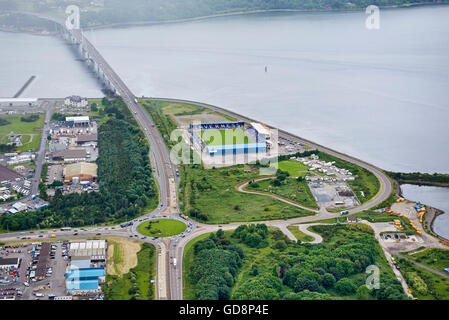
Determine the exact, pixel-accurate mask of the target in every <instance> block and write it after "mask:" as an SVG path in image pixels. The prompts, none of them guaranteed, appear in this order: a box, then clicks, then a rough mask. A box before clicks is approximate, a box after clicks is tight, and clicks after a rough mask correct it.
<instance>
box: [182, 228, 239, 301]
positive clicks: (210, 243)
mask: <svg viewBox="0 0 449 320" xmlns="http://www.w3.org/2000/svg"><path fill="white" fill-rule="evenodd" d="M193 250H194V263H193V265H192V267H191V272H190V279H189V281H190V282H191V283H192V284H195V298H196V299H198V300H226V299H229V298H230V297H231V288H232V286H233V285H234V283H235V279H236V276H237V273H238V270H239V269H240V267H241V265H242V258H243V250H242V249H241V248H240V247H239V246H236V245H231V244H230V241H229V240H228V239H226V237H225V234H224V232H223V231H222V230H219V231H217V232H216V233H213V234H211V235H210V236H209V237H208V238H207V239H205V240H202V241H198V242H197V243H196V244H195V245H194V248H193Z"/></svg>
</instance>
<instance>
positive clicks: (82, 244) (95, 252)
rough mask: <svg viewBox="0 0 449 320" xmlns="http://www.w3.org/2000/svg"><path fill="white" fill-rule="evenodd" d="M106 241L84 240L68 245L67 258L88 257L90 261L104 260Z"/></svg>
mask: <svg viewBox="0 0 449 320" xmlns="http://www.w3.org/2000/svg"><path fill="white" fill-rule="evenodd" d="M106 248H107V247H106V240H84V241H77V242H72V243H70V248H69V256H70V257H71V258H72V259H73V257H90V259H91V260H95V259H96V260H98V259H100V258H102V259H103V260H105V259H106Z"/></svg>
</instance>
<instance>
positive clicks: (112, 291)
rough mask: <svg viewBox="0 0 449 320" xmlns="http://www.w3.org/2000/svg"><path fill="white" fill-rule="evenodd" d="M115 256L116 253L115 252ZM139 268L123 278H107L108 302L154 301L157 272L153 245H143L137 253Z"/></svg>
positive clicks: (106, 291)
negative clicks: (154, 281)
mask: <svg viewBox="0 0 449 320" xmlns="http://www.w3.org/2000/svg"><path fill="white" fill-rule="evenodd" d="M114 255H115V252H114ZM137 261H138V262H137V266H135V267H134V268H132V269H131V270H130V271H129V272H128V273H126V274H124V275H123V276H121V277H119V276H111V275H107V276H106V284H105V299H106V300H152V299H154V284H153V283H151V280H153V279H154V276H155V271H156V249H155V247H154V246H153V245H152V244H149V243H144V244H142V248H141V250H140V251H139V252H138V253H137Z"/></svg>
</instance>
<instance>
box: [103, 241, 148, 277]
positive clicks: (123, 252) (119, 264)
mask: <svg viewBox="0 0 449 320" xmlns="http://www.w3.org/2000/svg"><path fill="white" fill-rule="evenodd" d="M107 240H108V243H109V245H108V257H107V264H106V273H107V274H110V275H119V276H120V275H123V274H125V273H128V272H129V270H130V269H132V268H134V267H135V266H136V265H137V253H138V252H139V251H140V245H141V242H140V241H137V240H133V239H126V238H120V237H111V238H107ZM115 250H119V255H118V257H117V260H118V261H114V251H115ZM114 264H115V267H114Z"/></svg>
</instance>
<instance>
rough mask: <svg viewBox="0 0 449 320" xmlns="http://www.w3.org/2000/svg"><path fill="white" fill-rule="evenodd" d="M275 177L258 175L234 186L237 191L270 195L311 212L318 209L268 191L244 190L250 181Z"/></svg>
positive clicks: (316, 211)
mask: <svg viewBox="0 0 449 320" xmlns="http://www.w3.org/2000/svg"><path fill="white" fill-rule="evenodd" d="M274 178H275V177H273V176H272V177H260V178H255V179H250V180H248V181H245V182H242V183H240V184H238V185H236V186H235V188H236V189H237V191H239V192H242V193H248V194H257V195H261V196H266V197H270V198H273V199H276V200H279V201H282V202H285V203H287V204H289V205H292V206H294V207H297V208H301V209H304V210H307V211H311V212H315V213H318V211H319V210H318V209H314V208H310V207H306V206H304V205H302V204H300V203H297V202H294V201H292V200H289V199H286V198H284V197H281V196H278V195H276V194H272V193H268V192H262V191H249V190H245V187H246V186H247V185H248V184H249V183H250V182H251V181H262V180H268V179H274Z"/></svg>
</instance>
